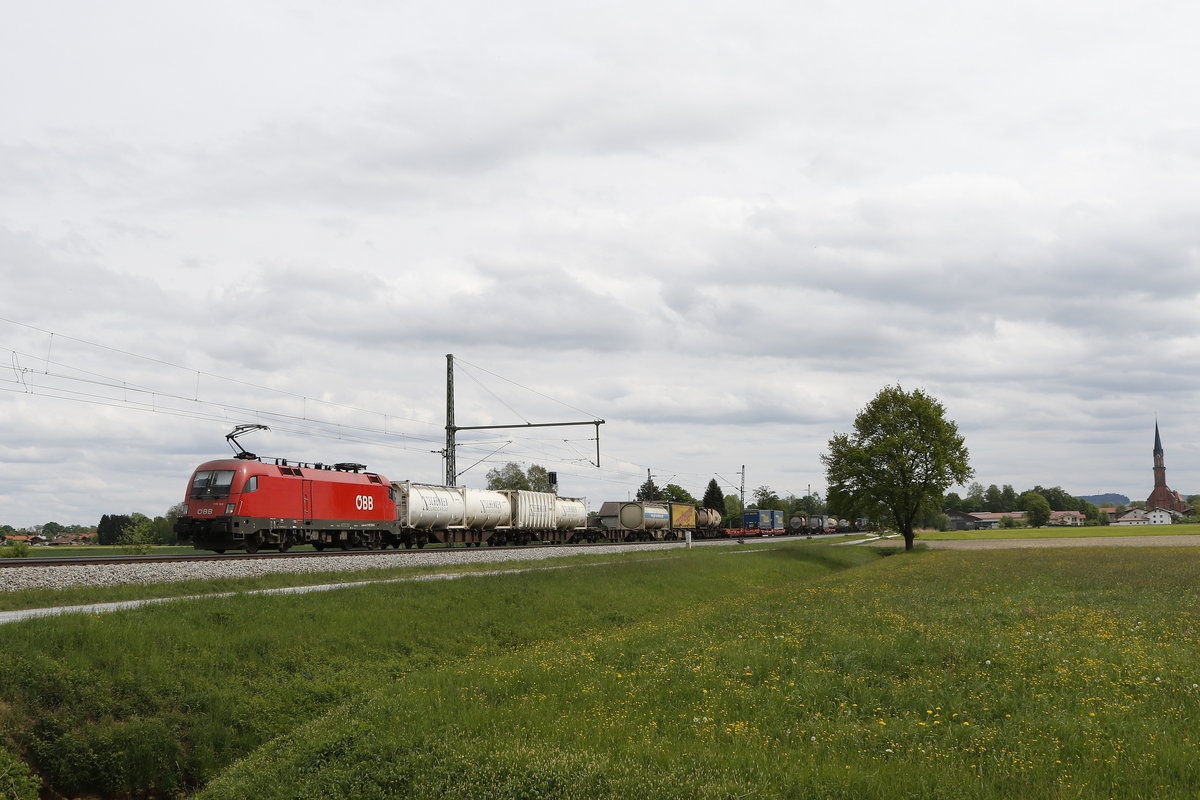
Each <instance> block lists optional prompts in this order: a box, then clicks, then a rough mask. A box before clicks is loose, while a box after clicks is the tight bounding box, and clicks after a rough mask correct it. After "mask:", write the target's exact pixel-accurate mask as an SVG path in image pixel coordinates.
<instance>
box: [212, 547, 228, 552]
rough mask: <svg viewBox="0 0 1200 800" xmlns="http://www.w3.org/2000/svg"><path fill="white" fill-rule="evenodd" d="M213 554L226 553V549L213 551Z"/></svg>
mask: <svg viewBox="0 0 1200 800" xmlns="http://www.w3.org/2000/svg"><path fill="white" fill-rule="evenodd" d="M213 552H214V553H224V552H225V549H224V548H221V549H220V550H213Z"/></svg>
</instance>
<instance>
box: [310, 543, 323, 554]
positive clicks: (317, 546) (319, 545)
mask: <svg viewBox="0 0 1200 800" xmlns="http://www.w3.org/2000/svg"><path fill="white" fill-rule="evenodd" d="M324 549H325V543H324V542H313V550H316V551H317V552H318V553H319V552H321V551H322V550H324Z"/></svg>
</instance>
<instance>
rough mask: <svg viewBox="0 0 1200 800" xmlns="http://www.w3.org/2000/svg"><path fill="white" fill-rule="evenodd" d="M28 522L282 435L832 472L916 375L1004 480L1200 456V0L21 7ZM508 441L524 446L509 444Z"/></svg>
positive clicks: (4, 250) (1106, 484) (309, 445)
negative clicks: (257, 426) (497, 428)
mask: <svg viewBox="0 0 1200 800" xmlns="http://www.w3.org/2000/svg"><path fill="white" fill-rule="evenodd" d="M4 17H5V20H4V24H3V25H0V109H2V112H0V113H2V115H3V119H4V124H3V125H0V351H3V352H2V353H0V355H3V361H0V364H2V366H0V389H3V391H2V392H0V431H2V433H0V523H8V524H13V525H17V526H23V525H29V524H35V523H41V522H46V521H48V520H55V521H58V522H64V523H68V522H80V523H94V522H95V521H96V520H98V518H99V516H100V515H101V514H103V513H128V512H131V511H141V512H143V513H147V514H151V515H155V514H161V513H163V512H164V511H165V510H166V509H167V507H169V506H170V505H172V504H173V503H175V502H178V501H179V500H180V499H182V495H183V488H184V484H185V482H186V480H187V478H188V475H189V473H190V471H191V469H192V468H193V467H194V466H195V465H196V464H197V463H199V462H201V461H203V460H207V459H208V458H212V457H221V456H223V455H225V454H226V453H228V452H229V448H228V446H227V445H226V443H225V442H224V441H223V437H224V434H225V433H227V432H228V431H229V430H230V429H231V428H232V427H233V425H235V424H239V423H262V424H268V425H270V427H271V428H272V430H271V431H270V432H269V433H266V432H259V433H256V434H254V435H253V437H252V438H247V439H246V440H245V443H246V445H247V447H249V448H250V449H252V450H254V451H256V452H258V453H260V454H263V455H270V456H282V457H290V458H294V459H302V460H312V461H318V460H319V461H326V462H332V461H359V462H364V463H366V464H367V465H368V466H369V467H370V468H372V469H374V470H377V471H379V472H381V473H383V474H385V475H386V476H387V477H389V478H391V479H393V480H399V479H405V478H410V479H413V480H418V481H429V482H439V481H440V479H441V476H442V474H443V467H442V461H441V457H440V455H438V453H437V452H435V451H437V450H439V449H440V448H441V447H442V446H443V444H444V442H443V438H444V430H443V429H444V426H445V379H446V354H447V353H453V354H455V355H456V357H457V358H459V359H461V361H462V362H463V363H464V367H463V369H462V370H460V371H458V373H457V375H456V378H455V383H456V391H457V398H458V403H457V422H458V423H459V424H460V425H486V424H500V423H510V422H560V421H576V420H588V419H592V418H601V419H604V420H606V424H605V425H603V426H601V428H600V450H601V455H600V467H599V468H596V467H594V466H591V465H590V464H589V463H588V459H589V458H591V459H594V458H595V443H594V441H592V439H593V437H594V430H593V429H592V428H590V427H580V428H551V429H538V430H536V431H514V432H486V433H478V434H473V435H468V434H466V433H464V434H462V435H461V436H460V440H461V441H462V442H463V446H462V447H461V449H460V451H459V455H458V462H459V468H460V469H464V468H466V467H468V466H471V465H472V464H474V463H475V462H477V461H480V460H481V459H491V460H490V461H489V460H484V461H483V462H482V463H480V464H479V465H478V466H473V467H471V468H470V469H468V470H467V471H466V472H465V474H464V475H463V476H462V479H461V480H462V482H463V483H466V484H468V485H475V486H480V485H482V483H483V481H484V475H485V474H486V470H487V469H488V468H489V467H490V466H494V465H495V463H497V462H503V461H508V460H512V461H518V462H522V463H524V464H529V463H540V464H543V465H545V466H547V467H549V468H551V469H557V470H558V472H559V475H560V481H561V484H562V492H563V493H564V494H571V495H582V496H586V497H588V498H589V499H591V500H592V501H593V503H592V504H593V506H596V505H598V503H599V502H600V501H602V500H606V499H625V498H626V497H628V496H629V495H630V494H631V493H633V492H635V491H636V489H637V486H638V484H639V483H640V482H641V481H642V480H644V479H645V476H646V471H647V469H649V470H650V471H651V472H652V473H653V474H654V475H655V476H656V480H657V481H658V482H659V483H660V484H661V483H666V482H675V483H679V484H680V485H682V486H684V487H685V488H688V489H690V490H691V491H693V492H694V493H697V494H699V493H700V492H702V491H703V488H704V486H705V484H706V483H707V481H708V480H709V479H710V478H711V477H713V476H714V475H718V476H720V478H721V480H722V481H723V482H725V486H726V489H727V490H728V491H732V487H731V486H730V484H736V483H738V482H739V481H740V475H739V474H738V473H739V471H740V470H741V467H742V465H743V464H744V465H745V471H746V485H747V489H748V490H751V489H753V488H754V487H756V486H759V485H763V484H766V485H769V486H770V487H772V489H774V490H775V491H777V492H778V493H780V494H788V493H795V494H804V493H805V492H807V491H808V490H809V489H810V488H811V490H812V491H817V492H823V491H824V479H823V471H822V468H821V464H820V461H819V456H820V454H821V452H822V451H823V450H824V448H825V444H826V442H827V441H828V440H829V438H830V436H831V435H832V434H833V433H834V432H843V431H848V430H849V429H850V427H851V423H852V420H853V418H854V415H855V414H856V413H857V411H858V410H859V409H861V408H862V407H863V406H864V405H865V404H866V403H867V402H869V401H870V399H871V398H872V397H873V396H874V394H875V393H876V392H877V391H878V390H879V389H880V388H881V387H882V386H884V385H886V384H894V383H897V382H899V383H900V384H901V385H903V386H904V387H906V388H916V387H921V388H924V389H925V390H927V391H928V392H930V393H931V394H933V395H935V396H936V397H938V398H939V399H940V400H941V401H942V402H943V403H944V405H945V407H946V410H947V414H948V416H949V417H950V418H951V419H954V420H955V421H956V422H957V423H958V425H959V427H960V430H961V431H962V432H963V434H964V435H965V436H966V441H967V445H968V447H969V449H970V451H971V455H972V463H973V466H974V467H975V469H976V472H977V477H978V480H980V481H981V482H982V483H983V484H984V485H987V484H989V483H996V484H1000V485H1002V484H1006V483H1007V484H1012V485H1013V486H1015V487H1016V488H1017V490H1018V491H1021V490H1024V489H1027V488H1030V487H1032V486H1033V485H1035V484H1043V485H1048V486H1049V485H1061V486H1063V487H1064V488H1066V489H1067V490H1068V491H1071V492H1073V493H1077V494H1091V493H1098V492H1105V491H1116V492H1121V493H1125V494H1127V495H1129V496H1131V497H1134V498H1144V497H1146V496H1147V495H1148V494H1149V492H1150V488H1151V485H1152V473H1151V455H1150V451H1151V447H1152V444H1153V432H1154V423H1155V416H1156V415H1157V419H1158V421H1159V424H1160V426H1161V429H1162V435H1163V441H1164V445H1165V447H1166V459H1167V469H1168V471H1167V477H1168V482H1169V483H1170V484H1171V485H1172V487H1173V488H1176V489H1178V490H1180V491H1182V492H1184V493H1185V494H1189V493H1196V492H1200V446H1198V444H1197V443H1198V442H1200V422H1198V421H1197V419H1196V414H1195V409H1196V407H1197V400H1198V399H1200V391H1198V390H1200V378H1198V375H1200V355H1198V353H1200V347H1198V345H1200V337H1198V334H1197V323H1198V322H1200V317H1198V313H1197V300H1198V293H1200V289H1198V288H1197V286H1198V281H1197V279H1198V278H1200V201H1198V198H1200V104H1197V103H1196V101H1195V94H1196V90H1195V76H1196V75H1198V74H1200V50H1198V49H1197V48H1196V47H1195V42H1194V37H1195V31H1196V30H1197V29H1200V7H1198V6H1196V5H1195V4H1194V3H1186V2H1174V1H1173V0H1163V1H1161V2H1157V1H1155V0H1151V2H1139V3H1136V4H1135V3H1133V2H1115V1H1114V0H1088V2H1083V1H1082V0H1062V1H1061V2H1057V3H1051V4H1047V3H1045V2H1036V3H1035V2H1029V1H1028V0H1004V1H1003V2H1000V1H999V0H981V1H980V2H967V3H961V2H960V3H952V2H932V1H925V2H922V1H921V0H914V2H906V3H896V2H882V1H881V0H839V2H836V3H834V2H824V0H810V2H805V3H794V2H773V1H772V0H748V1H747V2H740V3H736V4H735V3H714V2H704V0H701V2H689V3H683V2H673V1H668V0H661V1H659V0H650V2H645V1H644V0H640V1H639V2H624V0H614V2H608V3H603V4H596V3H577V2H573V0H555V2H542V1H541V0H530V1H529V2H518V3H483V2H477V1H476V0H463V1H462V2H452V3H446V2H437V3H433V2H424V1H423V0H417V1H415V2H369V1H367V0H361V1H359V2H353V1H352V2H347V3H341V4H337V6H336V8H335V7H334V6H333V5H331V4H329V3H318V2H293V1H291V0H289V2H286V3H285V2H266V1H264V2H254V3H244V2H239V3H233V2H219V1H215V2H209V3H177V2H161V1H160V0H142V1H139V0H124V1H123V2H119V3H103V4H97V3H91V2H83V1H82V0H76V1H74V2H72V1H71V0H64V1H63V2H56V3H24V4H9V6H8V8H6V10H5V12H4ZM497 451H498V452H497Z"/></svg>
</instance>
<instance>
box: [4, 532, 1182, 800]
mask: <svg viewBox="0 0 1200 800" xmlns="http://www.w3.org/2000/svg"><path fill="white" fill-rule="evenodd" d="M552 566H553V568H548V569H539V568H536V567H534V568H532V569H531V570H530V571H526V572H520V573H509V574H504V575H498V576H475V577H468V578H462V579H458V580H453V581H445V582H423V583H374V584H367V585H362V586H356V587H354V588H349V589H344V590H336V591H329V592H321V593H315V594H307V595H296V596H254V595H237V596H233V597H227V598H213V599H204V600H181V601H178V602H176V603H171V604H164V605H158V606H153V607H148V608H145V609H141V610H136V611H129V612H118V613H112V614H105V615H100V616H83V615H77V616H71V617H62V618H54V619H40V620H33V621H29V622H23V623H18V624H12V625H6V626H0V732H2V735H3V740H2V746H3V749H2V750H0V797H4V796H11V797H16V798H21V799H22V800H23V798H25V797H30V798H32V797H35V796H36V794H30V792H31V791H32V789H30V785H31V784H30V782H29V778H28V774H27V772H26V771H25V767H24V766H23V764H22V762H23V763H24V764H27V765H32V767H33V768H34V770H35V771H36V772H37V773H38V774H39V775H40V776H41V778H42V779H43V780H44V781H45V783H46V785H47V786H48V787H49V788H51V789H53V790H54V791H55V792H57V793H58V794H60V795H63V796H68V797H84V796H86V797H176V796H178V797H184V796H194V797H197V798H210V799H214V800H215V799H216V798H341V797H345V798H403V797H450V798H628V797H638V798H741V797H755V798H888V799H889V800H891V799H893V798H1008V797H1012V796H1017V795H1021V794H1024V795H1025V796H1028V797H1030V798H1033V797H1036V798H1110V797H1114V798H1154V797H1158V798H1175V797H1181V796H1193V795H1194V794H1195V787H1197V786H1200V759H1198V758H1197V756H1198V753H1197V735H1198V734H1200V731H1198V730H1197V728H1196V725H1195V722H1194V720H1196V719H1197V718H1198V717H1200V708H1198V706H1200V661H1197V659H1196V652H1197V636H1198V632H1197V623H1198V619H1197V614H1200V605H1198V604H1197V599H1198V598H1197V594H1198V593H1200V589H1197V582H1196V575H1197V571H1198V568H1200V551H1198V550H1195V549H1192V548H1113V549H1104V548H1081V549H1069V550H1047V551H1037V550H1010V551H991V552H979V553H976V552H962V551H920V550H918V551H916V552H913V553H908V554H903V553H899V552H897V551H896V550H887V549H885V550H879V549H875V548H870V549H868V548H855V547H832V546H828V545H824V544H816V543H810V542H791V543H785V542H770V541H759V540H754V541H749V542H748V543H747V544H746V545H744V546H733V547H718V548H697V549H694V550H682V549H681V550H678V551H670V552H668V553H662V552H660V553H639V554H632V555H629V556H622V557H619V558H613V557H609V558H607V559H598V558H590V559H585V560H584V561H580V562H576V561H572V560H566V559H564V560H562V561H560V562H558V563H556V564H554V565H552ZM380 577H383V576H380ZM6 781H7V783H6ZM6 791H7V793H8V794H7V795H6Z"/></svg>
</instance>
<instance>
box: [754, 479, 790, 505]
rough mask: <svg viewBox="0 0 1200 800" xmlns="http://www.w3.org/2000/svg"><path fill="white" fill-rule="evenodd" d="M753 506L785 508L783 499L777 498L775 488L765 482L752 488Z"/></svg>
mask: <svg viewBox="0 0 1200 800" xmlns="http://www.w3.org/2000/svg"><path fill="white" fill-rule="evenodd" d="M754 507H755V508H765V509H768V510H771V511H784V510H786V507H785V505H784V502H783V500H781V499H779V495H777V494H776V493H775V490H774V489H772V488H771V487H770V486H767V485H765V484H764V485H762V486H760V487H758V488H757V489H755V490H754Z"/></svg>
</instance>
